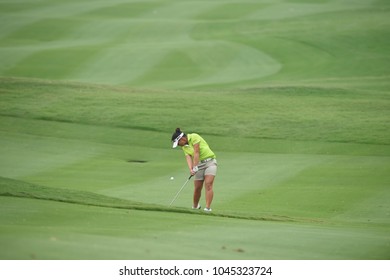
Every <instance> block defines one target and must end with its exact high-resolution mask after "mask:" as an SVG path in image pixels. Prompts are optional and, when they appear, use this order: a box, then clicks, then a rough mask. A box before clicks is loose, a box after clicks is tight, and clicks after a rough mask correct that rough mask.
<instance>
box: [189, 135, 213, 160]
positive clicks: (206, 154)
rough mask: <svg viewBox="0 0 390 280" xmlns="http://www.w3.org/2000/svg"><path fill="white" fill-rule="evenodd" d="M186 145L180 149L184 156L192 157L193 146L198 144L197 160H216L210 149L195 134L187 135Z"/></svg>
mask: <svg viewBox="0 0 390 280" xmlns="http://www.w3.org/2000/svg"><path fill="white" fill-rule="evenodd" d="M187 139H188V145H186V146H183V147H182V149H183V151H184V154H185V155H190V156H191V157H193V156H194V145H195V144H198V143H199V160H200V161H202V160H205V159H207V158H216V156H215V154H214V152H213V151H212V150H211V149H210V147H209V145H208V144H207V142H206V141H205V140H204V139H203V138H202V137H201V136H200V135H199V134H196V133H191V134H187Z"/></svg>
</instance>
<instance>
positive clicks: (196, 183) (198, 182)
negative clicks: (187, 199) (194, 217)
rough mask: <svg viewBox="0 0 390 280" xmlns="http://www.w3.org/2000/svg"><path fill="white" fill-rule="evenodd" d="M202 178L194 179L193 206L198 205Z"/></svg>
mask: <svg viewBox="0 0 390 280" xmlns="http://www.w3.org/2000/svg"><path fill="white" fill-rule="evenodd" d="M202 188H203V180H194V201H193V205H192V206H193V207H198V204H199V200H200V197H201V195H202Z"/></svg>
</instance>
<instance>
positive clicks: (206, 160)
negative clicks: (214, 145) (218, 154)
mask: <svg viewBox="0 0 390 280" xmlns="http://www.w3.org/2000/svg"><path fill="white" fill-rule="evenodd" d="M213 159H215V158H206V159H204V160H201V161H200V162H201V163H205V162H208V161H210V160H213Z"/></svg>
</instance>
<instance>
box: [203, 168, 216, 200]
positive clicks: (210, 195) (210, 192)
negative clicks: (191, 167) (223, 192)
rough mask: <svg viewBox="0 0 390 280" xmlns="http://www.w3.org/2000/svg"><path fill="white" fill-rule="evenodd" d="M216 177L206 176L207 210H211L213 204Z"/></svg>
mask: <svg viewBox="0 0 390 280" xmlns="http://www.w3.org/2000/svg"><path fill="white" fill-rule="evenodd" d="M214 178H215V176H214V175H206V176H205V177H204V186H205V189H206V208H211V202H213V197H214V191H213V185H214Z"/></svg>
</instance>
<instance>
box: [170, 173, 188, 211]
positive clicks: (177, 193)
mask: <svg viewBox="0 0 390 280" xmlns="http://www.w3.org/2000/svg"><path fill="white" fill-rule="evenodd" d="M192 176H193V175H191V176H190V177H188V179H187V181H186V182H185V183H184V184H183V186H182V187H181V188H180V190H179V191H178V192H177V194H176V195H175V197H174V198H173V199H172V201H171V203H169V206H171V205H172V203H173V202H174V201H175V200H176V198H177V197H178V196H179V194H180V192H181V191H182V190H183V189H184V187H185V186H186V185H187V183H188V181H189V180H190V179H191V177H192Z"/></svg>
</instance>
